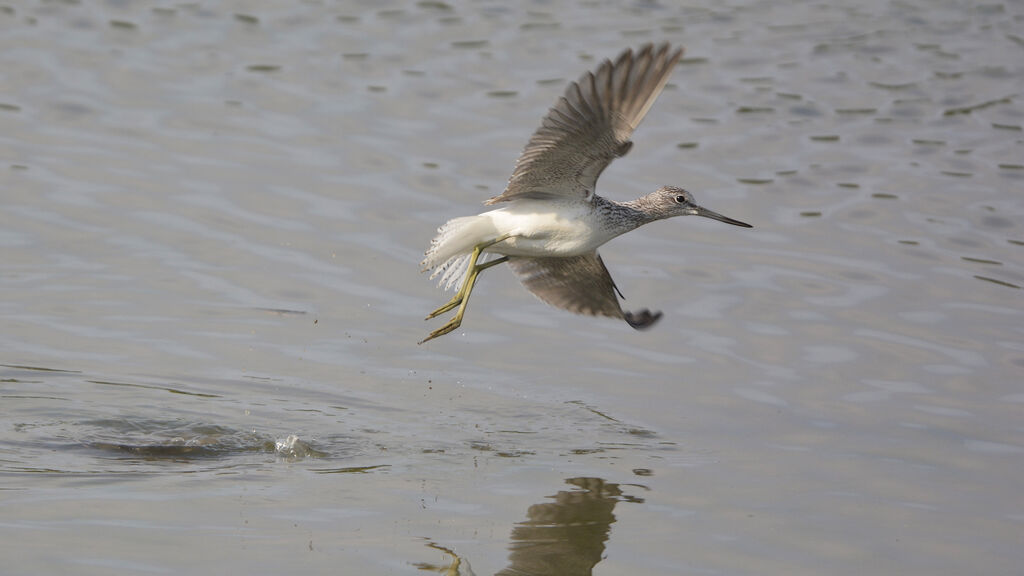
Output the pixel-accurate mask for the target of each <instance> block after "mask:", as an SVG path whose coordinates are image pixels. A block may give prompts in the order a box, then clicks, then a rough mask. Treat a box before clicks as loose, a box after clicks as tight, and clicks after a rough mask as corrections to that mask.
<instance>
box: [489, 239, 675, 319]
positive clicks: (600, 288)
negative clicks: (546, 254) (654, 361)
mask: <svg viewBox="0 0 1024 576" xmlns="http://www.w3.org/2000/svg"><path fill="white" fill-rule="evenodd" d="M508 265H509V267H510V268H511V269H512V272H513V273H515V275H516V277H517V278H519V281H520V282H522V283H523V286H525V287H526V289H527V290H529V291H530V292H533V294H534V295H535V296H536V297H538V298H540V299H541V300H543V301H544V302H547V303H548V304H550V305H552V306H554V307H556V308H561V309H563V310H568V311H569V312H573V313H576V314H589V315H591V316H610V317H612V318H622V319H623V320H625V321H626V322H628V323H629V325H630V326H632V327H633V328H636V329H637V330H642V329H644V328H649V327H650V326H652V325H653V324H654V323H655V322H657V321H658V319H659V318H661V312H650V311H648V310H646V309H644V310H640V311H639V312H636V313H633V312H623V310H622V307H621V306H619V299H618V298H617V297H616V296H615V294H616V292H618V288H616V286H615V282H614V281H612V277H611V274H609V273H608V269H607V268H605V266H604V262H602V261H601V257H600V256H598V254H597V252H591V253H590V254H584V255H582V256H572V257H569V258H523V257H510V258H509V259H508Z"/></svg>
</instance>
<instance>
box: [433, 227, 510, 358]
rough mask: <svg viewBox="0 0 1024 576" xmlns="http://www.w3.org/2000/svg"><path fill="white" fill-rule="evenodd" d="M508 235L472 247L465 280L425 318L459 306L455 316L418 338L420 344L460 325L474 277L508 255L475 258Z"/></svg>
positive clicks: (502, 260) (474, 280)
mask: <svg viewBox="0 0 1024 576" xmlns="http://www.w3.org/2000/svg"><path fill="white" fill-rule="evenodd" d="M509 236H510V235H509V234H505V235H503V236H500V237H498V238H497V239H495V240H491V241H489V242H484V243H483V244H478V245H477V246H476V247H474V248H473V253H472V255H471V256H470V258H469V267H468V269H467V270H466V278H465V280H463V281H462V286H460V287H459V291H458V292H456V293H455V296H453V297H452V299H451V300H449V301H448V303H447V304H445V305H444V306H441V307H440V308H438V309H437V310H434V311H433V312H431V313H430V314H429V315H427V317H426V320H430V319H431V318H435V317H437V316H439V315H441V314H444V313H445V312H447V311H449V310H451V309H452V308H455V307H456V306H458V307H459V309H458V311H457V312H456V313H455V316H454V317H453V318H452V319H451V320H449V321H448V323H447V324H445V325H444V326H442V327H440V328H438V329H437V330H434V331H433V332H431V333H430V335H429V336H427V337H426V338H424V339H423V340H420V342H419V343H420V344H423V343H424V342H427V341H429V340H433V339H434V338H437V337H438V336H444V335H445V334H447V333H449V332H452V331H453V330H455V329H456V328H458V327H459V326H461V325H462V317H463V315H465V313H466V305H467V304H469V295H470V293H472V292H473V285H474V284H476V277H477V276H479V275H480V273H481V272H483V271H484V270H487V269H488V268H490V267H491V266H497V265H498V264H501V263H502V262H505V261H507V260H508V256H502V257H501V258H498V259H496V260H491V261H490V262H486V263H484V264H477V260H479V258H480V255H481V254H483V251H484V250H486V249H487V248H488V247H490V246H493V245H495V244H497V243H498V242H503V241H505V240H506V239H508V238H509Z"/></svg>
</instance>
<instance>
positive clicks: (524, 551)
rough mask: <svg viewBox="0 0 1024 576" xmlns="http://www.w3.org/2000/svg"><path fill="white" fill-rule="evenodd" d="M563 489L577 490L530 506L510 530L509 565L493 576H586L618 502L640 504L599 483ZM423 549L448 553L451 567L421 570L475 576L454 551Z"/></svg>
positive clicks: (577, 481)
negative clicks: (520, 520) (521, 518)
mask: <svg viewBox="0 0 1024 576" xmlns="http://www.w3.org/2000/svg"><path fill="white" fill-rule="evenodd" d="M566 483H567V484H571V485H572V486H575V487H576V488H577V489H574V490H562V491H560V492H558V494H555V495H554V496H552V497H551V498H553V499H554V502H543V503H541V504H534V505H533V506H530V508H529V509H528V510H527V511H526V516H527V517H528V520H526V521H524V522H520V523H518V524H516V525H515V526H514V527H513V528H512V542H511V543H510V544H509V548H510V549H511V550H512V553H511V554H509V557H508V559H509V565H508V567H507V568H505V569H503V570H501V571H500V572H498V573H497V574H496V576H552V575H558V576H590V574H591V573H592V571H593V569H594V566H595V565H597V563H598V562H600V561H601V555H602V554H603V553H604V542H605V540H607V539H608V532H609V531H610V530H611V525H612V522H615V515H614V514H612V510H613V509H614V508H615V505H616V504H617V503H618V502H619V501H621V500H625V501H627V502H643V498H637V497H635V496H628V495H623V494H622V490H621V489H619V485H618V484H612V483H610V482H605V481H604V480H602V479H601V478H569V479H568V480H566ZM633 486H635V485H633ZM427 546H429V547H431V548H434V549H435V550H440V551H442V552H445V553H447V554H448V555H450V556H451V558H452V561H451V564H449V565H448V566H436V565H432V564H416V566H417V567H418V568H420V569H421V570H429V571H432V572H439V573H442V574H445V576H474V573H473V570H472V568H470V567H469V562H468V561H467V560H466V559H465V558H463V557H461V556H459V555H458V554H456V553H455V551H453V550H450V549H448V548H445V547H443V546H440V545H438V544H436V543H434V542H430V543H428V544H427Z"/></svg>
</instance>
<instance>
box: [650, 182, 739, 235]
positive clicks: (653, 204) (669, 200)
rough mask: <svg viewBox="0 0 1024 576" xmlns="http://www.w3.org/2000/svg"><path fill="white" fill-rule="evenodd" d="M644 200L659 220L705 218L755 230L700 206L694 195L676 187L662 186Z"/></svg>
mask: <svg viewBox="0 0 1024 576" xmlns="http://www.w3.org/2000/svg"><path fill="white" fill-rule="evenodd" d="M644 200H645V202H644V204H646V205H647V207H646V209H647V210H649V211H651V212H652V213H653V214H654V215H655V217H656V218H657V219H662V218H672V217H673V216H703V217H705V218H711V219H712V220H718V221H719V222H725V223H726V224H732V225H733V226H742V227H744V228H753V226H751V225H750V224H747V223H746V222H740V221H739V220H734V219H732V218H729V217H728V216H722V215H721V214H719V213H718V212H713V211H711V210H708V209H707V208H703V207H701V206H698V205H697V202H696V201H695V200H694V199H693V194H690V193H689V192H687V191H686V190H683V189H682V188H676V187H675V186H662V187H661V188H658V189H657V190H656V191H654V192H652V193H650V194H648V195H647V196H646V197H645V198H644Z"/></svg>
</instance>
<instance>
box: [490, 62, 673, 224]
mask: <svg viewBox="0 0 1024 576" xmlns="http://www.w3.org/2000/svg"><path fill="white" fill-rule="evenodd" d="M682 55H683V50H682V49H681V48H680V49H677V50H674V51H673V50H672V49H671V47H670V46H669V45H668V44H661V45H659V46H657V47H655V46H654V45H653V44H647V45H644V46H642V47H641V48H640V50H639V51H637V52H636V53H634V52H633V51H632V50H626V51H625V52H623V53H622V54H621V55H619V57H618V58H617V59H616V60H615V62H614V63H612V62H610V61H608V60H605V61H604V63H602V64H601V66H600V67H598V69H597V71H596V72H587V73H586V74H584V75H583V76H582V77H581V78H580V79H579V80H578V81H576V82H573V83H572V84H569V87H568V88H566V90H565V95H564V96H562V97H561V98H559V100H558V102H556V103H555V106H554V107H553V108H551V110H549V111H548V115H547V116H546V117H545V118H544V120H543V121H542V123H541V126H540V128H538V129H537V131H536V132H534V134H533V137H532V138H530V142H529V144H527V145H526V149H524V150H523V153H522V155H520V157H519V160H518V161H517V162H516V167H515V170H513V172H512V177H511V178H509V181H508V186H506V187H505V191H504V192H502V193H501V194H499V195H498V196H495V197H494V198H491V199H490V200H488V201H487V202H486V203H487V204H496V203H498V202H507V201H509V200H514V199H517V198H550V197H552V196H574V197H577V198H579V199H580V200H581V201H582V200H589V199H590V198H591V196H592V195H593V193H594V187H595V185H596V184H597V178H598V176H600V175H601V172H602V171H603V170H604V169H605V167H607V166H608V164H610V163H611V161H612V160H614V159H615V158H617V157H619V156H623V155H625V154H626V153H627V152H629V149H630V147H632V145H633V143H632V142H630V140H629V137H630V136H631V135H632V134H633V131H634V130H635V129H636V127H637V125H639V124H640V121H641V120H643V118H644V115H646V114H647V111H648V110H649V109H650V108H651V105H652V104H654V101H655V100H656V99H657V98H658V94H660V93H661V90H662V88H664V87H665V83H666V82H668V77H669V76H670V75H671V74H672V70H673V69H674V68H675V65H676V62H678V61H679V58H680V57H682Z"/></svg>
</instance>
